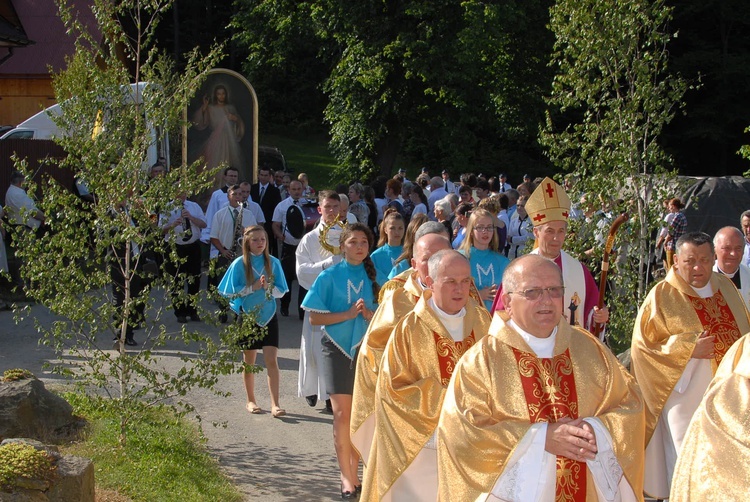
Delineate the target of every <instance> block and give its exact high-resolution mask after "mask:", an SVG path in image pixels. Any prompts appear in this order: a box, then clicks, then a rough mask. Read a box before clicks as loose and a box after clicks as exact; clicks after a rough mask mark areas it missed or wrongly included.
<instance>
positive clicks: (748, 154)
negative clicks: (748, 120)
mask: <svg viewBox="0 0 750 502" xmlns="http://www.w3.org/2000/svg"><path fill="white" fill-rule="evenodd" d="M745 132H747V133H750V127H748V128H746V129H745ZM738 153H739V154H740V155H742V157H744V158H746V159H750V145H742V147H741V148H740V151H739V152H738ZM743 176H745V177H748V176H750V170H747V171H745V173H744V174H743Z"/></svg>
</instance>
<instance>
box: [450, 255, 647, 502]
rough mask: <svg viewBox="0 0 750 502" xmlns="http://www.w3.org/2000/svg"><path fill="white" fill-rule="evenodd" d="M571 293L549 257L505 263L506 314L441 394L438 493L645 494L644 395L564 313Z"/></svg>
mask: <svg viewBox="0 0 750 502" xmlns="http://www.w3.org/2000/svg"><path fill="white" fill-rule="evenodd" d="M563 289H564V288H563V278H562V275H561V272H560V269H559V267H557V265H555V263H554V262H552V261H550V260H548V259H546V258H544V257H542V256H538V255H525V256H522V257H520V258H517V259H516V260H514V261H513V262H511V264H510V265H509V266H508V268H507V269H506V271H505V274H504V275H503V294H504V295H505V298H504V305H505V311H503V312H496V313H495V315H494V318H493V321H492V325H491V326H490V331H489V335H488V336H486V337H485V338H483V339H482V340H481V341H479V342H478V343H477V344H476V345H475V346H474V347H472V348H471V349H469V350H468V351H467V352H466V353H465V354H464V356H463V358H462V359H461V360H460V361H459V363H458V365H457V366H456V369H455V370H454V372H453V377H452V379H451V382H450V384H449V385H448V390H447V393H446V395H445V400H444V402H443V410H442V412H441V414H440V421H439V423H438V430H437V434H438V435H437V440H438V466H439V498H438V500H440V501H446V502H447V501H453V500H460V501H476V500H482V501H484V500H493V501H497V500H501V501H517V502H529V501H552V500H557V501H562V500H566V501H567V500H570V501H596V500H602V501H603V500H607V501H614V500H618V501H633V500H643V497H642V494H641V492H642V478H643V444H642V440H643V434H644V420H643V400H642V398H641V395H640V392H639V391H638V387H637V385H636V383H635V380H634V379H633V377H632V376H631V375H630V374H629V373H628V372H627V371H626V370H625V368H623V367H622V366H621V365H620V363H619V362H618V361H617V358H615V356H614V355H613V354H612V353H611V352H610V351H609V349H608V348H607V347H605V346H604V345H603V344H601V343H600V342H599V341H598V340H596V339H595V338H594V337H593V336H592V335H591V334H590V333H588V332H587V331H584V330H583V329H581V328H578V327H574V326H571V325H570V323H569V322H567V320H566V319H565V318H564V317H563V312H562V309H563V300H562V299H563V298H564V291H563Z"/></svg>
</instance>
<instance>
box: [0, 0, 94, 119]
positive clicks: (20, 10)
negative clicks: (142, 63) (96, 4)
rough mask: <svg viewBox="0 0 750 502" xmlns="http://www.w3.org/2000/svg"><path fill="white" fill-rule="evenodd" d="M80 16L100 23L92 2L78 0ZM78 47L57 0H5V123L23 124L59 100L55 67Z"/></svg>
mask: <svg viewBox="0 0 750 502" xmlns="http://www.w3.org/2000/svg"><path fill="white" fill-rule="evenodd" d="M76 5H77V8H78V14H79V19H80V20H82V21H83V22H84V24H86V25H88V26H95V25H96V24H95V21H94V16H93V14H92V13H91V9H90V6H91V2H90V1H87V0H83V1H77V2H76ZM74 49H75V39H74V37H72V36H70V35H68V34H67V33H66V32H65V26H64V25H63V23H62V21H61V20H60V17H59V12H58V8H57V4H56V2H55V0H0V125H13V126H15V125H17V124H19V123H20V122H23V121H24V120H26V119H27V118H29V117H31V116H32V115H34V114H35V113H38V112H40V111H41V110H44V109H45V108H47V107H49V106H52V105H54V104H55V103H56V101H55V93H54V92H53V91H52V77H51V75H50V68H51V69H52V71H54V72H56V71H60V70H63V69H64V68H65V57H66V56H69V55H72V54H73V51H74Z"/></svg>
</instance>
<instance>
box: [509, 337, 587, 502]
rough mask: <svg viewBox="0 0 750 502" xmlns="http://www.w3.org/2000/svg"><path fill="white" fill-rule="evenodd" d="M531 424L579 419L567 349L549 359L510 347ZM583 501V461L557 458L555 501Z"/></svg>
mask: <svg viewBox="0 0 750 502" xmlns="http://www.w3.org/2000/svg"><path fill="white" fill-rule="evenodd" d="M513 354H514V355H515V357H516V362H517V363H518V372H519V373H520V375H521V384H522V385H523V392H524V395H525V397H526V403H527V406H528V410H529V420H530V421H531V423H539V422H549V423H555V422H557V421H558V420H560V419H561V418H565V417H570V418H574V419H575V418H578V394H577V393H576V382H575V377H574V375H573V363H572V362H571V361H570V352H569V351H568V350H566V351H565V352H563V353H562V354H559V355H557V356H555V357H553V358H551V359H549V358H546V359H540V358H538V357H536V355H535V354H530V353H528V352H521V351H520V350H518V349H515V348H514V349H513ZM585 500H586V463H585V462H577V461H575V460H570V459H569V458H566V457H562V456H559V455H558V457H557V484H556V488H555V501H556V502H563V501H566V502H567V501H575V502H583V501H585Z"/></svg>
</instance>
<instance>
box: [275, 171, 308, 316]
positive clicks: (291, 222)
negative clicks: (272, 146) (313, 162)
mask: <svg viewBox="0 0 750 502" xmlns="http://www.w3.org/2000/svg"><path fill="white" fill-rule="evenodd" d="M303 190H304V189H303V187H302V182H300V181H298V180H294V181H292V182H291V183H289V197H287V198H286V199H284V200H282V201H281V202H279V204H278V205H277V206H276V209H274V211H273V220H272V228H273V234H274V237H275V238H276V240H278V241H279V242H280V243H281V268H282V269H283V270H284V278H285V279H286V283H287V286H289V291H287V292H286V293H285V294H284V296H282V297H281V315H282V316H284V317H287V316H289V304H290V303H291V301H292V293H291V290H292V281H295V280H297V272H296V267H297V257H296V253H297V246H298V245H299V241H300V239H301V238H302V236H303V235H304V233H305V215H304V212H303V211H302V207H300V199H301V198H302V192H303ZM292 207H295V208H296V211H295V210H293V209H291V208H292ZM292 211H295V212H292ZM290 213H291V215H290ZM305 294H307V290H306V289H305V288H303V287H302V286H301V285H299V291H298V294H297V311H298V315H299V318H300V320H302V318H303V317H304V314H305V313H304V311H303V310H302V308H300V305H301V304H302V300H303V299H304V298H305Z"/></svg>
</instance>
